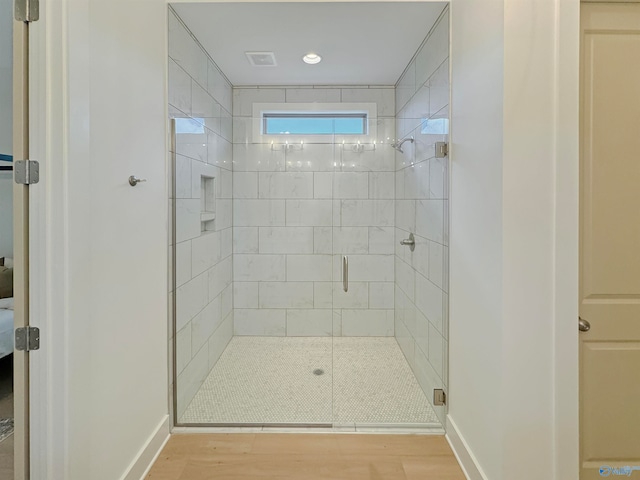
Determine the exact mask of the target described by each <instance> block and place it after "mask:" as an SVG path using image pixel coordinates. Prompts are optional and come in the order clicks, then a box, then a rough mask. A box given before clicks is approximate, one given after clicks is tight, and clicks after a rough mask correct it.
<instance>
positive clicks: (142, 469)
mask: <svg viewBox="0 0 640 480" xmlns="http://www.w3.org/2000/svg"><path fill="white" fill-rule="evenodd" d="M169 433H170V432H169V415H166V416H165V417H164V418H163V419H162V421H161V422H160V423H159V424H158V426H157V427H156V429H155V430H154V432H153V433H152V434H151V435H150V436H149V438H148V439H147V441H146V442H145V444H144V446H143V447H142V448H141V449H140V451H139V452H138V455H136V458H135V459H134V460H133V462H131V465H130V466H129V468H128V469H127V473H125V474H124V475H123V476H122V478H121V480H142V479H143V478H144V477H145V476H147V474H148V473H149V470H151V466H152V465H153V462H155V461H156V458H158V455H160V452H161V451H162V449H163V448H164V446H165V444H166V443H167V441H168V440H169Z"/></svg>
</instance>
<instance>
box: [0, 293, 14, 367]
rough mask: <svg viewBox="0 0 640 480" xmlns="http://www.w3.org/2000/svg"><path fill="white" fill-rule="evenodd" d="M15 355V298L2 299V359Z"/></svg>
mask: <svg viewBox="0 0 640 480" xmlns="http://www.w3.org/2000/svg"><path fill="white" fill-rule="evenodd" d="M11 353H13V298H2V299H0V358H3V357H6V356H7V355H9V354H11Z"/></svg>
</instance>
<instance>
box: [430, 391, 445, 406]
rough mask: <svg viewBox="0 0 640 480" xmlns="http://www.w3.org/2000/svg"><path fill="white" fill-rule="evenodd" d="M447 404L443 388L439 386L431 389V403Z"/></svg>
mask: <svg viewBox="0 0 640 480" xmlns="http://www.w3.org/2000/svg"><path fill="white" fill-rule="evenodd" d="M446 404H447V394H446V393H444V390H443V389H441V388H434V389H433V405H434V406H436V407H437V406H440V405H446Z"/></svg>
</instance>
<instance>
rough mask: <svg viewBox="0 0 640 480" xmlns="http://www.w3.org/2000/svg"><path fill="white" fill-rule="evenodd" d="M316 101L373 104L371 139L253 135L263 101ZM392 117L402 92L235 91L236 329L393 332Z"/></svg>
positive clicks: (290, 332) (245, 332)
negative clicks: (345, 273) (345, 260)
mask: <svg viewBox="0 0 640 480" xmlns="http://www.w3.org/2000/svg"><path fill="white" fill-rule="evenodd" d="M313 102H320V103H322V102H324V103H327V102H328V103H340V102H342V103H375V104H376V107H377V116H376V117H372V118H370V119H369V126H370V132H369V135H366V136H363V137H340V136H335V137H333V136H331V137H328V138H327V139H326V140H325V141H319V140H318V139H315V140H314V141H312V142H306V141H305V142H304V146H303V148H298V146H295V147H293V148H290V149H286V148H281V146H280V145H279V144H281V143H283V142H284V139H278V138H275V139H273V138H268V139H256V138H255V137H254V135H253V131H252V128H253V126H254V121H253V118H252V115H253V104H254V103H313ZM394 116H395V93H394V88H393V87H367V86H361V87H253V88H250V87H242V88H234V91H233V132H234V138H233V170H234V179H233V180H234V184H233V192H234V198H233V227H234V232H233V259H234V260H233V267H234V270H233V274H234V305H235V324H234V333H235V334H236V335H277V336H285V335H288V336H329V335H335V336H341V335H345V336H347V335H349V336H392V335H393V334H394V310H393V309H394V287H393V282H394V268H395V267H394V253H395V251H394V246H393V242H394V215H395V211H394V201H395V200H394V198H395V163H394V162H395V155H394V150H393V149H392V148H391V147H390V146H389V145H388V142H389V141H390V140H392V139H393V138H394V136H395V119H394ZM358 139H360V140H361V141H362V143H363V144H366V145H365V147H364V149H363V151H356V150H357V147H355V148H354V145H355V144H356V142H357V140H358ZM272 140H274V142H275V145H274V146H272V145H271V143H270V142H271V141H272ZM374 140H375V141H376V149H375V150H373V147H372V144H373V141H374ZM343 141H344V145H343ZM314 142H315V143H314ZM343 255H348V257H349V279H350V283H349V291H348V292H346V293H345V292H343V290H342V282H341V280H342V263H341V262H342V256H343Z"/></svg>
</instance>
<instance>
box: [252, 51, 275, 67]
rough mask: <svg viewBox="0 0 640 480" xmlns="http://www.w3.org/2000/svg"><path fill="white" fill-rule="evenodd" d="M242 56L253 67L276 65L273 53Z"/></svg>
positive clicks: (254, 53)
mask: <svg viewBox="0 0 640 480" xmlns="http://www.w3.org/2000/svg"><path fill="white" fill-rule="evenodd" d="M244 54H245V55H246V56H247V59H248V60H249V63H250V64H251V65H253V66H254V67H275V66H276V65H278V64H277V63H276V56H275V55H274V54H273V52H244Z"/></svg>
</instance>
